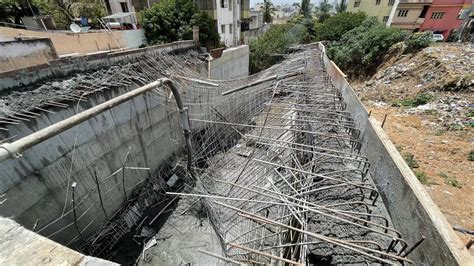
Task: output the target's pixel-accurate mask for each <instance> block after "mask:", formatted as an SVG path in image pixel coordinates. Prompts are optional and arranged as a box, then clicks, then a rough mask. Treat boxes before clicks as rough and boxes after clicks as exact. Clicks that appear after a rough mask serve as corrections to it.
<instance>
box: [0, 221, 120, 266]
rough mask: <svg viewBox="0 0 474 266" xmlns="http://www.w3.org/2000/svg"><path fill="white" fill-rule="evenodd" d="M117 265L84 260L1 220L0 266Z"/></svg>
mask: <svg viewBox="0 0 474 266" xmlns="http://www.w3.org/2000/svg"><path fill="white" fill-rule="evenodd" d="M40 264H41V265H104V266H106V265H110V266H112V265H117V264H115V263H113V262H110V261H106V260H102V259H98V258H94V257H89V256H85V255H83V254H81V253H79V252H77V251H74V250H72V249H69V248H67V247H65V246H62V245H60V244H58V243H55V242H54V241H51V240H49V239H47V238H45V237H42V236H40V235H38V234H35V233H33V232H31V231H29V230H27V229H25V228H24V227H22V226H20V225H19V224H17V223H15V222H14V221H12V220H9V219H6V218H2V217H0V265H40Z"/></svg>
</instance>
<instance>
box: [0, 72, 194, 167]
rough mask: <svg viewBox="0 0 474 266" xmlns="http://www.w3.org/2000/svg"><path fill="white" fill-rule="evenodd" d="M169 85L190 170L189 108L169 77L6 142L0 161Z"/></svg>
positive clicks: (0, 149)
mask: <svg viewBox="0 0 474 266" xmlns="http://www.w3.org/2000/svg"><path fill="white" fill-rule="evenodd" d="M163 85H167V86H168V87H169V88H170V89H171V92H172V93H173V96H174V98H175V100H176V105H177V106H178V109H179V113H180V125H181V127H182V129H183V133H184V137H185V140H186V150H187V157H188V158H187V167H188V170H189V171H191V170H192V165H191V163H192V145H191V130H190V126H189V118H188V114H187V109H186V108H185V107H184V106H183V101H182V99H181V95H180V94H179V91H178V89H177V88H176V86H175V85H174V84H173V81H172V80H170V79H168V78H161V79H159V80H157V81H154V82H152V83H150V84H147V85H145V86H142V87H140V88H137V89H134V90H132V91H130V92H127V93H125V94H122V95H119V96H117V97H115V98H113V99H111V100H108V101H106V102H104V103H101V104H99V105H97V106H94V107H92V108H90V109H88V110H85V111H83V112H81V113H78V114H76V115H73V116H71V117H69V118H66V119H64V120H62V121H60V122H58V123H55V124H53V125H50V126H48V127H45V128H43V129H41V130H38V131H36V132H35V133H33V134H30V135H28V136H26V137H23V138H21V139H19V140H17V141H14V142H11V143H4V144H2V145H0V162H2V161H5V160H7V159H11V158H19V157H20V156H21V153H22V152H23V151H25V150H27V149H29V148H31V147H33V146H35V145H37V144H39V143H41V142H43V141H45V140H47V139H49V138H51V137H53V136H56V135H58V134H60V133H62V132H64V131H66V130H67V129H69V128H72V127H74V126H76V125H78V124H80V123H82V122H84V121H87V120H88V119H90V118H92V117H94V116H96V115H98V114H100V113H102V112H104V111H107V110H109V109H112V108H113V107H115V106H117V105H120V104H121V103H124V102H126V101H128V100H130V99H133V98H135V97H137V96H138V95H141V94H144V93H146V92H148V91H151V90H153V89H155V88H158V87H160V86H163Z"/></svg>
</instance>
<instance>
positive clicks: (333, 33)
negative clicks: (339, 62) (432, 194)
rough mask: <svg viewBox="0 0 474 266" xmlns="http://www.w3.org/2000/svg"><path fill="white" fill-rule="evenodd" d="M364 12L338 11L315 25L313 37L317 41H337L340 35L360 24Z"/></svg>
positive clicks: (363, 18) (363, 17) (364, 16)
mask: <svg viewBox="0 0 474 266" xmlns="http://www.w3.org/2000/svg"><path fill="white" fill-rule="evenodd" d="M366 17H367V16H366V15H365V13H362V12H358V13H347V12H342V13H338V14H336V15H334V16H332V17H330V18H328V19H327V20H325V21H324V22H323V23H318V24H317V25H316V26H315V39H316V40H318V41H337V40H339V39H340V38H341V37H342V35H343V34H344V33H346V32H348V31H350V30H352V29H354V28H356V27H359V26H360V25H362V22H363V21H364V20H365V19H366Z"/></svg>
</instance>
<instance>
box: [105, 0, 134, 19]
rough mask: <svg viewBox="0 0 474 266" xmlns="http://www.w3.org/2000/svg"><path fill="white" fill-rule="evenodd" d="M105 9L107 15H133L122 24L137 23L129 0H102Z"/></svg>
mask: <svg viewBox="0 0 474 266" xmlns="http://www.w3.org/2000/svg"><path fill="white" fill-rule="evenodd" d="M104 4H105V7H106V9H107V12H108V13H109V15H113V14H118V13H133V14H132V15H131V16H128V17H127V18H126V19H125V21H124V22H126V23H135V24H137V23H138V19H137V16H136V14H135V6H134V5H133V4H132V1H129V0H104Z"/></svg>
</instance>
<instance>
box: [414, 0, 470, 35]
mask: <svg viewBox="0 0 474 266" xmlns="http://www.w3.org/2000/svg"><path fill="white" fill-rule="evenodd" d="M472 2H473V0H433V3H432V4H431V6H430V7H429V8H428V11H427V13H426V17H425V20H424V21H423V24H422V25H421V28H420V31H426V30H430V31H433V32H435V33H441V34H443V36H444V40H446V39H447V38H448V36H449V33H450V32H451V30H458V29H459V27H460V26H461V23H462V20H461V14H462V11H463V10H467V9H468V8H469V6H470V5H471V4H472Z"/></svg>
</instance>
